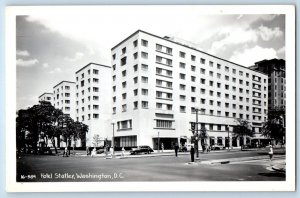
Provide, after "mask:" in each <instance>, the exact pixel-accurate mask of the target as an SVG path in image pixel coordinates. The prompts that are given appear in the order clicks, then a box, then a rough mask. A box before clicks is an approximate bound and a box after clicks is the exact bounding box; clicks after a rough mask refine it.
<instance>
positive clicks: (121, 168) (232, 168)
mask: <svg viewBox="0 0 300 198" xmlns="http://www.w3.org/2000/svg"><path fill="white" fill-rule="evenodd" d="M253 156H261V154H259V153H258V152H257V151H244V152H236V151H235V152H227V151H225V152H211V153H208V154H202V153H201V154H200V156H199V157H200V159H199V161H198V163H195V164H189V163H188V162H190V156H189V155H179V157H175V156H156V157H142V158H125V159H104V158H91V157H90V156H76V157H75V156H73V157H62V156H34V155H28V156H23V157H22V158H21V159H18V160H17V172H18V174H17V181H19V182H62V181H65V182H95V181H100V182H111V181H284V180H285V175H284V174H282V173H277V172H275V171H272V170H271V169H270V162H269V160H267V159H259V160H255V161H250V162H249V161H245V162H243V161H241V162H235V163H229V164H202V163H200V162H201V161H209V160H215V159H231V158H239V157H253ZM275 157H276V156H275Z"/></svg>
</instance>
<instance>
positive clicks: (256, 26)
mask: <svg viewBox="0 0 300 198" xmlns="http://www.w3.org/2000/svg"><path fill="white" fill-rule="evenodd" d="M53 11H54V12H52V13H51V14H49V13H48V14H41V13H39V14H33V15H24V16H17V17H16V42H17V46H16V47H17V51H16V67H17V109H24V108H27V107H30V106H32V105H34V104H37V103H38V96H40V95H41V94H43V93H44V92H52V90H53V86H55V85H56V84H58V83H59V82H60V81H62V80H67V81H75V72H76V71H77V70H78V69H80V68H81V67H83V66H85V65H87V64H88V63H90V62H95V63H99V64H104V65H110V58H111V53H110V50H111V48H112V47H113V46H115V45H116V44H118V43H119V42H120V41H122V40H123V39H125V38H126V37H128V36H129V35H131V34H132V33H134V32H135V31H136V30H138V29H141V30H144V31H147V32H149V33H152V34H155V35H157V36H161V37H164V36H171V37H178V38H180V39H183V40H186V41H189V42H192V43H194V44H195V45H197V47H198V48H199V49H201V50H203V51H204V52H207V53H210V54H212V55H215V56H218V57H221V58H223V59H227V60H229V61H232V62H235V63H237V64H240V65H243V66H251V65H253V64H254V63H255V62H257V61H260V60H263V59H272V58H280V59H285V16H284V15H271V14H268V15H266V14H264V15H255V14H247V15H245V14H244V15H243V14H204V13H201V12H199V10H197V9H196V8H195V9H191V8H186V7H180V6H174V7H172V8H168V9H165V7H163V6H162V7H155V9H154V8H151V7H149V6H148V7H145V8H144V9H141V8H139V7H134V8H133V7H129V6H124V7H113V6H108V7H102V8H101V7H100V8H99V7H97V8H94V9H91V10H89V12H80V10H78V9H76V10H72V11H69V10H66V9H55V10H53ZM178 13H180V14H178Z"/></svg>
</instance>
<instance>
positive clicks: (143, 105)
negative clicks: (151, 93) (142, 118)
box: [142, 101, 148, 109]
mask: <svg viewBox="0 0 300 198" xmlns="http://www.w3.org/2000/svg"><path fill="white" fill-rule="evenodd" d="M142 108H144V109H148V102H147V101H142Z"/></svg>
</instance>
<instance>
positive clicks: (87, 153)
mask: <svg viewBox="0 0 300 198" xmlns="http://www.w3.org/2000/svg"><path fill="white" fill-rule="evenodd" d="M89 154H90V147H89V146H87V147H86V155H89Z"/></svg>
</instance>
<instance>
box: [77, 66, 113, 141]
mask: <svg viewBox="0 0 300 198" xmlns="http://www.w3.org/2000/svg"><path fill="white" fill-rule="evenodd" d="M76 120H77V121H79V122H83V123H84V124H86V125H88V126H89V131H88V133H87V136H86V137H87V142H86V145H87V146H94V144H93V137H94V136H95V135H96V134H98V135H99V137H100V139H101V140H104V139H105V138H109V139H110V138H111V135H112V129H111V67H110V66H106V65H100V64H96V63H89V64H88V65H86V66H84V67H83V68H81V69H79V70H78V71H77V72H76ZM103 143H104V142H103V141H102V142H101V144H103ZM99 146H100V145H99Z"/></svg>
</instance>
